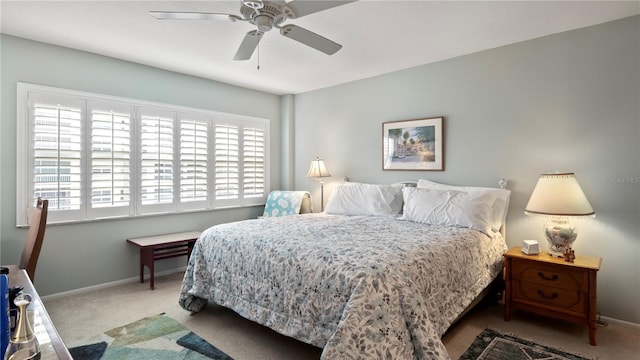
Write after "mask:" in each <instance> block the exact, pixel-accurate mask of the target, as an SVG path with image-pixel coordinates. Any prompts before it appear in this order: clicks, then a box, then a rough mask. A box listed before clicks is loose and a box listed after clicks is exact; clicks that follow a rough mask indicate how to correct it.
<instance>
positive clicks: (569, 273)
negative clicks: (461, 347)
mask: <svg viewBox="0 0 640 360" xmlns="http://www.w3.org/2000/svg"><path fill="white" fill-rule="evenodd" d="M504 258H505V290H506V292H505V293H506V294H505V302H504V320H505V321H509V320H510V318H511V308H512V307H517V308H519V309H522V310H525V311H529V312H533V313H536V314H540V315H545V316H551V317H555V318H558V319H563V320H567V321H571V322H574V323H578V324H584V325H587V326H588V327H589V343H590V344H591V345H594V346H595V345H596V325H597V324H596V314H597V305H596V275H597V273H598V270H600V264H601V263H602V259H601V258H599V257H590V256H582V255H576V259H575V262H573V263H570V262H566V261H564V259H562V258H556V257H553V256H551V255H549V254H548V253H546V252H545V253H540V254H538V255H527V254H524V253H522V252H521V251H520V247H514V248H512V249H511V250H509V251H508V252H507V253H506V254H504Z"/></svg>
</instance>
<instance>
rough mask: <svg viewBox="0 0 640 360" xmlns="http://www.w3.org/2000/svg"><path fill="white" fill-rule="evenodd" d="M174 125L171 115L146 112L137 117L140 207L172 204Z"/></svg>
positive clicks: (159, 112)
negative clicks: (138, 120) (138, 119)
mask: <svg viewBox="0 0 640 360" xmlns="http://www.w3.org/2000/svg"><path fill="white" fill-rule="evenodd" d="M173 124H174V122H173V116H172V115H171V114H170V113H167V112H162V111H149V110H143V111H141V113H140V160H141V163H140V201H141V204H142V205H143V206H144V205H162V204H165V205H172V204H173V197H174V190H173V181H174V173H173V167H174V155H173V151H174V149H173V148H174V144H173V136H174V125H173ZM159 209H160V208H156V210H159Z"/></svg>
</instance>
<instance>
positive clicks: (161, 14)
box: [149, 11, 241, 20]
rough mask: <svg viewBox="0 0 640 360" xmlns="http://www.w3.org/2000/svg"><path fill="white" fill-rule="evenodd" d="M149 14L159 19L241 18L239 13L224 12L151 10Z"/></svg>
mask: <svg viewBox="0 0 640 360" xmlns="http://www.w3.org/2000/svg"><path fill="white" fill-rule="evenodd" d="M149 14H151V16H153V17H154V18H156V19H158V20H212V19H219V18H220V16H227V17H230V18H233V19H238V20H240V19H241V18H240V17H239V16H237V15H232V14H224V13H203V12H184V11H182V12H175V11H149Z"/></svg>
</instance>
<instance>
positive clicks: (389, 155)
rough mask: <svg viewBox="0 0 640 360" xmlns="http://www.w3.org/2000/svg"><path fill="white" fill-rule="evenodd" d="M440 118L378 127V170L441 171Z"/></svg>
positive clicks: (441, 131) (388, 123)
mask: <svg viewBox="0 0 640 360" xmlns="http://www.w3.org/2000/svg"><path fill="white" fill-rule="evenodd" d="M443 126H444V118H443V117H433V118H425V119H415V120H400V121H389V122H384V123H382V169H383V170H409V171H444V129H443Z"/></svg>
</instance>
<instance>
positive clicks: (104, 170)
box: [89, 102, 133, 215]
mask: <svg viewBox="0 0 640 360" xmlns="http://www.w3.org/2000/svg"><path fill="white" fill-rule="evenodd" d="M89 112H90V118H91V133H90V142H91V144H90V148H91V153H90V166H89V168H90V172H91V174H90V191H91V194H90V203H91V208H92V209H103V210H102V211H101V212H102V215H117V214H128V213H129V206H130V205H131V156H132V154H131V116H132V115H131V114H132V113H133V109H132V108H131V107H130V106H123V105H121V104H109V103H106V102H90V104H89ZM107 208H109V209H107ZM115 208H119V209H118V210H115Z"/></svg>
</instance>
